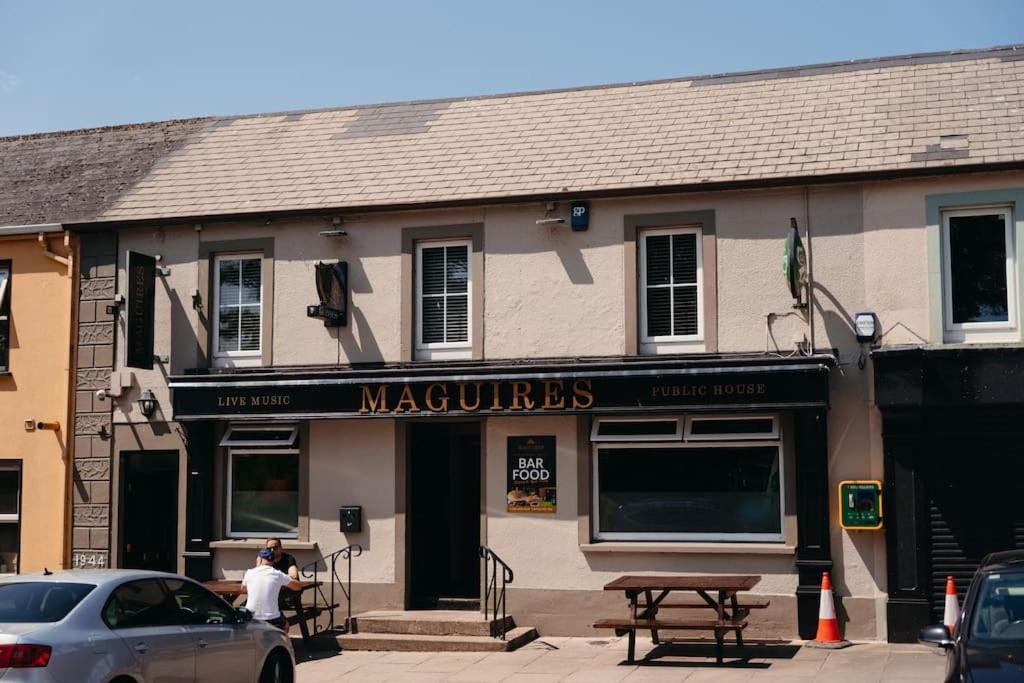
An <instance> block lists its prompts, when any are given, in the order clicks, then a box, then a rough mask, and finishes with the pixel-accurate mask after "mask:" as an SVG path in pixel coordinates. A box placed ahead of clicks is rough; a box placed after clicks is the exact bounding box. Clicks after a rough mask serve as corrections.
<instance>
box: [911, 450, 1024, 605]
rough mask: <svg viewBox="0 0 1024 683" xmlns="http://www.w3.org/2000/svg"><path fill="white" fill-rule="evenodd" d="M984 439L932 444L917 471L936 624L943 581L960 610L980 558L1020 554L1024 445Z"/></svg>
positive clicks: (1023, 526)
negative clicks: (949, 581) (951, 586)
mask: <svg viewBox="0 0 1024 683" xmlns="http://www.w3.org/2000/svg"><path fill="white" fill-rule="evenodd" d="M984 434H985V432H984V431H980V430H979V432H978V434H977V435H976V436H975V437H974V438H962V437H960V438H958V437H947V438H945V439H943V440H942V441H941V442H940V441H935V442H934V443H933V448H932V450H930V451H929V458H928V459H927V461H926V462H925V463H924V464H923V467H922V478H923V479H924V483H925V489H926V493H927V496H928V532H929V533H928V536H929V537H928V554H929V557H928V560H929V565H930V568H931V572H930V574H931V576H930V577H929V578H930V580H931V590H930V597H931V604H932V619H933V621H934V622H940V621H941V619H942V613H943V608H944V604H945V593H946V577H947V576H952V577H953V579H954V581H955V582H956V588H957V593H958V597H959V601H960V604H961V605H963V601H964V596H965V595H966V593H967V588H968V586H969V585H970V582H971V577H972V576H973V575H974V572H975V570H976V569H977V568H978V566H979V565H980V564H981V560H982V559H983V558H984V557H985V555H987V554H989V553H994V552H997V551H1000V550H1018V549H1024V505H1021V503H1020V482H1021V481H1022V480H1024V445H1022V444H1021V442H1020V440H1019V439H999V438H985V437H984Z"/></svg>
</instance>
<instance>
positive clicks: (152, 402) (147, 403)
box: [139, 389, 157, 418]
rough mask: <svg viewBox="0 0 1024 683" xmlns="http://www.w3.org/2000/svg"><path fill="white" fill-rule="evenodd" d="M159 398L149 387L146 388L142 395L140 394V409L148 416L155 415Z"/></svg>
mask: <svg viewBox="0 0 1024 683" xmlns="http://www.w3.org/2000/svg"><path fill="white" fill-rule="evenodd" d="M156 406H157V400H156V396H154V395H153V392H152V391H151V390H149V389H144V390H143V392H142V395H141V396H139V410H141V411H142V414H143V416H145V417H146V418H150V417H153V414H154V413H155V412H156Z"/></svg>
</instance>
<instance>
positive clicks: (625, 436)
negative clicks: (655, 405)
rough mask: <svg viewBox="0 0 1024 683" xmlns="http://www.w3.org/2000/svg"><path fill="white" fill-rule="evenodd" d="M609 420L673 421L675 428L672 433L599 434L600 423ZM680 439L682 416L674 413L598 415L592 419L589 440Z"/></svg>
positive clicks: (603, 441)
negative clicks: (623, 415)
mask: <svg viewBox="0 0 1024 683" xmlns="http://www.w3.org/2000/svg"><path fill="white" fill-rule="evenodd" d="M609 422H630V423H636V422H675V423H676V430H675V433H673V434H639V435H636V434H634V435H629V434H622V435H618V434H613V435H611V436H608V435H604V436H602V435H600V434H599V433H598V432H599V431H600V429H601V425H602V424H608V423H609ZM682 439H683V417H682V416H676V415H666V416H663V417H599V418H596V419H595V420H594V426H593V427H592V428H591V430H590V440H591V441H599V442H601V443H609V442H618V441H681V440H682Z"/></svg>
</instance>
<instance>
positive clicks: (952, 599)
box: [942, 576, 960, 634]
mask: <svg viewBox="0 0 1024 683" xmlns="http://www.w3.org/2000/svg"><path fill="white" fill-rule="evenodd" d="M959 618H960V604H959V603H958V602H957V601H956V585H955V584H954V583H953V577H952V576H947V577H946V611H945V613H944V614H943V615H942V623H943V624H945V625H946V628H948V629H949V632H950V633H951V634H952V633H953V631H954V630H956V620H957V619H959Z"/></svg>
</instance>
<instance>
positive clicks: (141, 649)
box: [135, 643, 149, 655]
mask: <svg viewBox="0 0 1024 683" xmlns="http://www.w3.org/2000/svg"><path fill="white" fill-rule="evenodd" d="M135 651H136V652H138V653H139V654H140V655H144V654H146V653H147V652H149V645H146V644H145V643H135Z"/></svg>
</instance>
